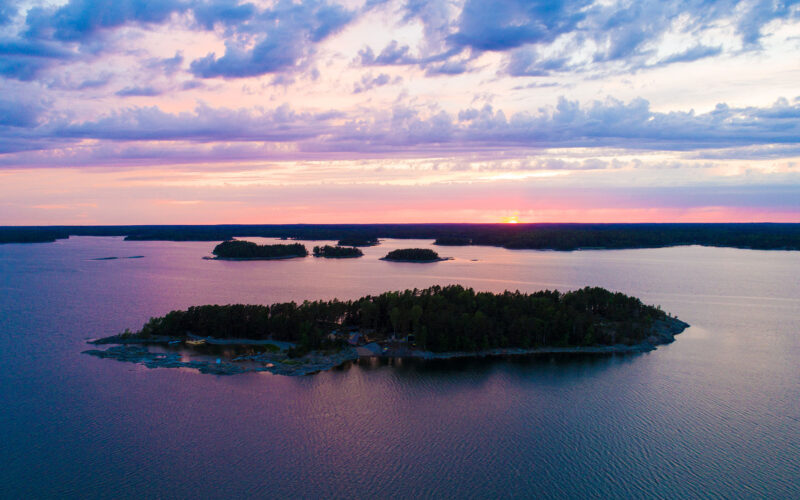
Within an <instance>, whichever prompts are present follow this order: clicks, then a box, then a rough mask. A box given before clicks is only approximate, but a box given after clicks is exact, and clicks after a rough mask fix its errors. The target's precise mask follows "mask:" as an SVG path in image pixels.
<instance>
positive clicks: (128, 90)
mask: <svg viewBox="0 0 800 500" xmlns="http://www.w3.org/2000/svg"><path fill="white" fill-rule="evenodd" d="M163 93H164V92H163V91H162V90H158V89H157V88H155V87H150V86H145V87H125V88H124V89H122V90H119V91H117V92H116V95H118V96H120V97H154V96H157V95H161V94H163Z"/></svg>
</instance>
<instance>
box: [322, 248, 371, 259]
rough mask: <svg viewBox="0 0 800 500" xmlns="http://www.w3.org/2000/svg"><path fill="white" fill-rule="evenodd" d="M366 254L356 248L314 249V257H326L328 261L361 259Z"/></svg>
mask: <svg viewBox="0 0 800 500" xmlns="http://www.w3.org/2000/svg"><path fill="white" fill-rule="evenodd" d="M363 255H364V252H362V251H361V250H359V249H358V248H355V247H343V246H335V247H334V246H331V245H325V246H322V247H319V246H317V247H314V257H325V258H326V259H351V258H354V257H361V256H363Z"/></svg>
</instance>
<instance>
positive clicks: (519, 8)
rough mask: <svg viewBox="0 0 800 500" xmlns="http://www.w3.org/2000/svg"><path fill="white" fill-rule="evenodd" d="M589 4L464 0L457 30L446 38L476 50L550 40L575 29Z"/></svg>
mask: <svg viewBox="0 0 800 500" xmlns="http://www.w3.org/2000/svg"><path fill="white" fill-rule="evenodd" d="M589 3H590V2H589V1H588V0H578V1H567V2H553V1H548V0H533V1H531V0H499V1H486V0H467V2H466V3H465V4H464V9H463V10H462V12H461V16H460V18H459V21H458V30H457V31H456V32H455V33H454V34H452V35H450V37H449V40H450V41H451V43H453V44H455V45H459V46H467V47H470V48H472V49H476V50H480V51H484V50H508V49H513V48H516V47H519V46H520V45H523V44H528V43H542V42H551V41H553V40H554V39H555V38H556V37H558V36H559V35H560V34H562V33H567V32H570V31H572V30H574V29H575V28H576V26H577V24H578V23H579V22H580V21H581V20H582V19H583V18H584V17H585V13H584V12H583V9H584V8H585V7H586V6H588V5H589Z"/></svg>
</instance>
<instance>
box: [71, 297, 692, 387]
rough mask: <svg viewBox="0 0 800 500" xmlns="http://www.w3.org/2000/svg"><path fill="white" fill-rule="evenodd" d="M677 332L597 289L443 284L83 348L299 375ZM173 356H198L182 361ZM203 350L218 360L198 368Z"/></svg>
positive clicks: (174, 321) (574, 349)
mask: <svg viewBox="0 0 800 500" xmlns="http://www.w3.org/2000/svg"><path fill="white" fill-rule="evenodd" d="M687 326H689V325H687V324H686V323H684V322H682V321H680V320H678V319H677V318H674V317H672V316H671V315H669V314H667V313H665V312H664V311H662V310H661V309H660V308H659V307H653V306H648V305H644V304H643V303H642V302H641V301H640V300H639V299H637V298H635V297H630V296H627V295H625V294H622V293H614V292H610V291H608V290H605V289H603V288H596V287H595V288H590V287H586V288H583V289H580V290H575V291H571V292H567V293H560V292H558V291H549V290H546V291H540V292H535V293H532V294H528V293H522V292H519V291H515V292H510V291H506V292H503V293H499V294H495V293H489V292H476V291H474V290H473V289H471V288H464V287H462V286H459V285H451V286H446V287H441V286H433V287H430V288H426V289H422V290H419V289H414V290H405V291H395V292H385V293H382V294H380V295H375V296H371V295H368V296H365V297H361V298H359V299H356V300H350V301H340V300H336V299H334V300H330V301H313V302H312V301H305V302H303V303H302V304H296V303H294V302H288V303H278V304H272V305H269V306H266V305H243V304H234V305H205V306H196V307H190V308H189V309H188V310H185V311H172V312H170V313H168V314H167V315H166V316H163V317H160V318H153V319H151V320H150V321H148V322H147V323H145V324H144V326H143V327H142V328H141V330H139V331H137V332H130V331H126V332H124V333H122V334H119V335H115V336H112V337H106V338H102V339H98V340H95V341H92V343H94V344H97V345H103V344H115V346H113V347H111V348H109V349H106V350H98V349H93V350H89V351H85V352H86V353H88V354H91V355H95V356H99V357H103V358H113V359H118V360H121V361H129V362H135V363H140V364H144V365H146V366H149V367H153V368H155V367H173V366H185V367H191V368H197V369H199V370H201V371H205V372H209V373H218V374H229V373H241V372H244V371H269V372H272V373H280V374H287V375H302V374H308V373H312V372H317V371H321V370H325V369H329V368H332V367H334V366H337V365H339V364H342V363H345V362H347V361H352V360H355V359H358V358H359V357H373V356H378V357H417V358H426V359H431V358H450V357H466V356H471V357H474V356H493V355H519V354H537V353H555V352H558V353H609V352H644V351H649V350H652V349H655V347H656V346H657V345H659V344H664V343H668V342H672V341H673V340H674V336H675V335H676V334H678V333H680V332H682V331H683V330H684V329H685V328H686V327H687ZM147 346H150V347H157V348H161V349H167V351H150V350H149V349H148V348H147ZM220 346H224V349H222V348H221V347H220ZM169 349H173V351H172V352H170V351H169ZM209 349H210V350H211V351H209ZM174 350H181V351H182V354H183V356H184V358H185V357H186V356H190V355H200V356H201V358H200V359H194V360H190V361H185V360H182V358H181V355H180V354H178V353H177V352H174ZM187 353H188V354H187ZM225 353H228V355H227V357H225ZM203 355H205V356H216V357H217V359H216V361H215V362H214V361H212V360H206V361H203V360H202V356H203ZM223 357H225V362H224V363H223V362H222V358H223Z"/></svg>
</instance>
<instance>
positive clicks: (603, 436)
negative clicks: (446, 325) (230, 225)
mask: <svg viewBox="0 0 800 500" xmlns="http://www.w3.org/2000/svg"><path fill="white" fill-rule="evenodd" d="M253 240H254V241H266V240H260V239H253ZM319 243H320V242H316V243H314V242H307V244H308V245H313V244H319ZM213 246H214V243H194V242H193V243H172V242H125V241H122V240H121V239H119V238H88V237H84V238H70V239H69V240H66V241H59V242H57V243H50V244H35V245H0V362H1V363H0V401H1V402H2V407H0V497H3V498H29V497H32V496H35V497H53V496H58V497H74V498H77V497H81V498H87V497H136V498H141V497H168V498H170V497H188V496H192V497H201V498H228V497H242V496H257V497H264V496H267V495H275V496H278V497H304V498H311V497H380V498H383V497H403V498H408V497H418V496H421V497H434V498H441V497H453V496H457V497H532V496H535V497H618V498H621V497H626V498H627V497H663V498H678V497H683V498H686V497H728V498H735V497H738V498H745V497H747V498H752V497H770V498H800V252H762V251H749V250H735V249H715V248H701V247H678V248H667V249H656V250H617V251H580V252H571V253H558V252H537V251H509V250H504V249H499V248H489V247H454V248H439V249H438V250H439V252H440V253H441V254H442V255H445V256H453V257H455V258H456V259H455V260H453V261H448V262H441V263H436V264H426V265H419V264H408V263H389V262H382V261H379V260H377V259H378V257H381V256H383V255H385V253H386V252H387V251H389V250H390V249H393V248H400V247H410V246H430V241H408V240H406V241H391V240H389V241H386V242H385V243H384V244H383V245H381V246H379V247H373V248H367V249H365V254H366V256H365V257H364V258H362V259H357V260H325V259H314V258H306V259H297V260H291V261H271V262H217V261H207V260H202V259H201V257H202V256H204V255H208V254H209V253H210V251H211V249H212V248H213ZM133 255H143V256H144V258H141V259H118V260H92V259H94V258H102V257H111V256H116V257H127V256H133ZM473 259H476V260H473ZM437 283H438V284H443V285H444V284H450V283H460V284H462V285H466V286H471V287H474V288H476V289H480V290H489V291H502V290H505V289H511V290H514V289H519V290H523V291H535V290H539V289H543V288H551V289H552V288H558V289H560V290H567V289H573V288H576V287H581V286H584V285H599V286H604V287H606V288H609V289H614V290H619V291H622V292H625V293H628V294H632V295H636V296H638V297H640V298H642V299H643V300H644V301H645V302H647V303H651V304H660V305H661V306H662V307H663V308H664V309H665V310H667V311H670V312H672V313H674V314H676V315H677V316H678V317H680V318H681V319H683V320H685V321H688V322H689V323H690V324H691V325H692V327H691V328H689V329H688V330H686V331H685V332H684V333H683V334H681V335H679V336H678V339H677V341H676V342H675V343H673V344H671V345H668V346H662V347H660V348H659V349H657V350H656V351H654V352H651V353H648V354H643V355H633V356H607V357H552V356H541V357H535V358H529V359H495V360H478V361H463V360H461V361H439V362H402V363H400V362H398V363H395V364H394V365H389V364H387V363H377V362H376V363H363V364H360V365H353V366H350V367H348V368H343V369H339V370H335V371H331V372H326V373H322V374H319V375H315V376H310V377H303V378H294V377H282V376H276V375H270V374H246V375H238V376H232V377H215V376H212V375H201V374H199V373H196V372H194V371H191V370H174V369H173V370H170V369H156V370H149V369H147V368H144V367H141V366H137V365H132V364H127V363H120V362H116V361H112V360H102V359H98V358H94V357H90V356H87V355H83V354H81V353H80V352H81V351H82V350H84V349H86V348H87V346H86V344H85V340H86V339H88V338H92V337H98V336H104V335H109V334H114V333H118V332H119V331H121V330H123V329H124V328H128V327H129V328H132V329H133V328H138V327H139V326H141V324H142V323H143V322H144V321H145V320H147V318H148V317H150V316H156V315H161V314H164V313H166V312H167V311H169V310H172V309H177V308H185V307H187V306H190V305H194V304H206V303H219V304H224V303H235V302H245V303H272V302H276V301H287V300H298V301H299V300H303V299H327V298H333V297H339V298H355V297H359V296H361V295H364V294H368V293H379V292H382V291H386V290H390V289H404V288H413V287H418V288H421V287H426V286H429V285H432V284H437Z"/></svg>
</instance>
